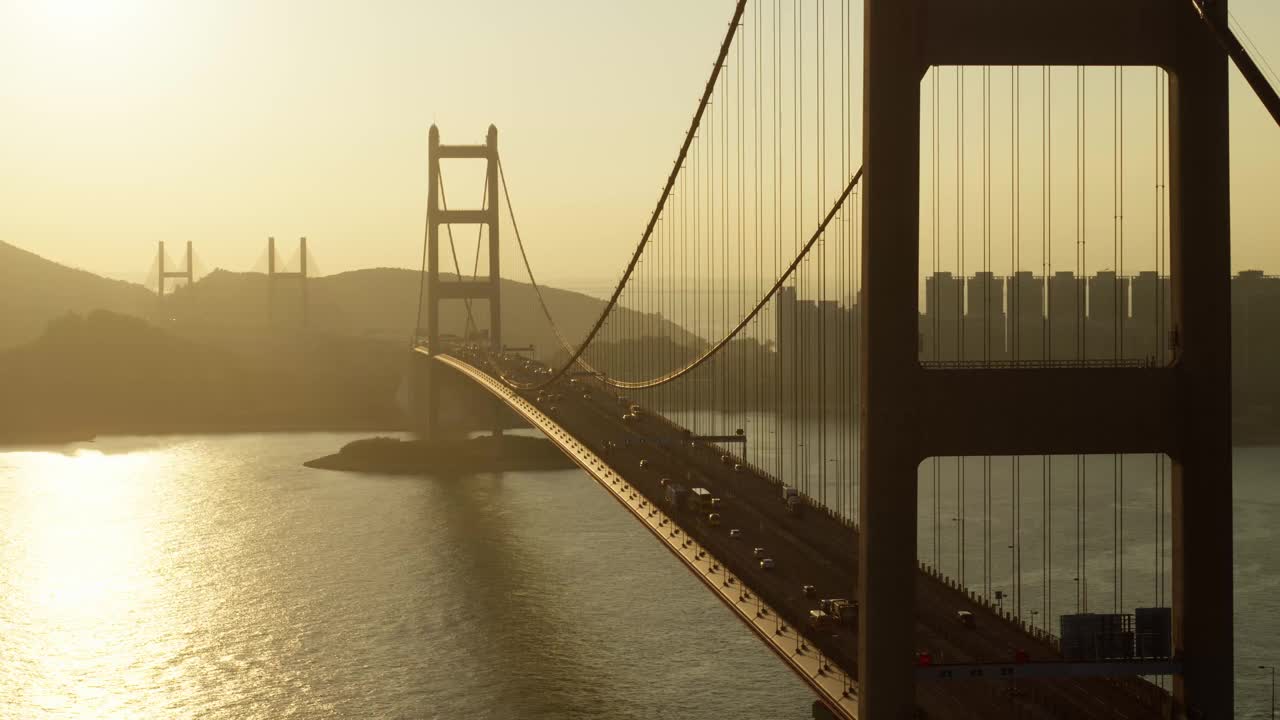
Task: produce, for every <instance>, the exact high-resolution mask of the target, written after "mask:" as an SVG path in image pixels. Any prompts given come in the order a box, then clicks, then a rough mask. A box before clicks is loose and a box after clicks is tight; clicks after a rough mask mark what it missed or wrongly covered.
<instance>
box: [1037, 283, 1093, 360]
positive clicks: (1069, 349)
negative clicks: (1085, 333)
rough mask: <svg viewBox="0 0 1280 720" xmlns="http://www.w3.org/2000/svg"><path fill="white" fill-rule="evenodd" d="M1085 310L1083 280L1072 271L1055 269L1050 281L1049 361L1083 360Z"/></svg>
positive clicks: (1047, 314) (1048, 316) (1048, 312)
mask: <svg viewBox="0 0 1280 720" xmlns="http://www.w3.org/2000/svg"><path fill="white" fill-rule="evenodd" d="M1084 312H1085V287H1084V281H1083V280H1082V279H1081V278H1077V277H1076V276H1075V273H1073V272H1068V271H1058V272H1056V273H1054V274H1053V277H1052V278H1050V280H1049V304H1048V308H1047V310H1046V317H1047V322H1048V325H1049V348H1048V356H1049V357H1048V359H1049V360H1083V359H1084V355H1083V350H1084V342H1083V339H1084V338H1083V337H1082V336H1081V330H1083V324H1082V322H1081V321H1082V319H1083V318H1084Z"/></svg>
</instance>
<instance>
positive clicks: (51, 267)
mask: <svg viewBox="0 0 1280 720" xmlns="http://www.w3.org/2000/svg"><path fill="white" fill-rule="evenodd" d="M155 302H156V297H155V294H154V293H152V292H150V291H148V290H147V289H146V288H144V287H142V286H141V285H135V284H133V283H127V282H123V281H120V280H108V279H107V278H103V277H99V276H97V275H94V274H93V273H89V272H85V271H83V270H76V269H75V268H70V267H67V266H66V265H60V264H58V263H56V262H53V261H52V260H46V259H44V258H42V257H40V256H39V255H36V254H34V253H30V252H27V251H26V250H23V249H21V248H18V247H15V246H13V245H10V244H8V243H4V242H0V347H6V346H11V345H18V344H21V343H26V342H31V341H32V340H35V339H36V338H37V337H38V336H39V335H40V333H41V332H43V330H44V327H45V325H46V324H47V323H48V322H49V321H50V320H52V319H53V318H56V317H58V316H60V315H63V314H65V313H68V312H74V313H84V312H88V311H91V310H98V309H102V310H110V311H113V312H118V313H125V314H129V315H138V316H143V315H146V314H148V313H149V312H151V311H152V310H153V309H154V307H155Z"/></svg>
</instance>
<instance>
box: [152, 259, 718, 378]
mask: <svg viewBox="0 0 1280 720" xmlns="http://www.w3.org/2000/svg"><path fill="white" fill-rule="evenodd" d="M443 277H444V278H445V279H453V276H452V275H446V276H443ZM418 278H419V276H418V272H417V271H415V270H405V269H398V268H375V269H371V270H355V271H351V272H344V273H339V274H337V275H328V276H325V277H318V278H311V279H309V280H308V281H307V284H308V287H307V292H308V295H309V298H308V314H309V318H308V327H309V328H310V329H311V330H312V331H317V332H323V333H330V334H336V335H347V336H356V337H366V338H382V339H387V340H396V341H398V342H400V343H405V342H407V341H408V340H409V339H410V337H411V336H412V333H413V329H414V327H415V323H416V322H417V320H418V317H417V306H418V295H419V279H418ZM268 286H269V283H268V281H267V278H266V276H265V275H262V274H260V273H233V272H228V271H226V270H215V271H214V272H213V273H210V274H209V275H207V276H206V277H204V278H202V279H201V280H200V281H198V282H196V283H194V284H192V285H191V286H189V287H184V288H179V289H178V290H177V291H175V292H174V293H173V294H172V295H171V296H170V297H169V298H167V300H166V303H165V313H164V314H165V320H166V322H167V323H170V325H168V327H172V329H174V331H175V332H179V333H183V334H187V333H198V334H200V335H201V336H204V337H220V336H226V335H238V334H241V333H243V332H246V331H249V330H250V329H252V328H259V329H261V328H266V327H268V326H269V324H270V323H271V322H272V321H273V319H272V318H271V313H270V312H269V309H270V308H271V307H272V304H271V303H270V301H269V297H270V292H271V291H270V288H269V287H268ZM542 292H543V296H544V297H545V298H546V301H547V306H548V307H549V308H550V310H551V313H552V315H553V316H554V317H555V319H556V322H557V323H558V324H559V325H560V327H561V330H562V332H564V333H565V336H566V338H568V339H569V340H570V341H577V340H578V339H579V338H581V337H582V336H583V335H585V334H586V332H587V330H588V328H589V327H590V326H591V324H592V323H593V322H595V320H596V318H597V317H598V315H599V313H600V311H601V309H603V307H604V302H603V301H602V300H599V299H597V298H593V297H590V296H588V295H584V294H582V293H576V292H570V291H567V290H558V289H555V288H543V291H542ZM301 307H302V295H301V289H300V287H299V284H298V281H296V280H280V281H277V288H276V290H275V303H274V323H275V324H276V325H277V326H280V327H297V326H299V325H300V324H301ZM473 315H474V317H475V319H476V322H477V324H478V325H479V326H480V327H482V328H483V327H486V326H487V325H488V305H487V304H486V303H485V302H483V301H478V302H475V303H474V306H473ZM635 317H636V314H635V313H633V312H632V311H630V310H623V311H622V312H621V314H620V315H619V321H627V320H628V319H634V318H635ZM465 321H466V309H465V305H464V304H463V303H462V302H461V301H451V302H449V303H447V304H446V305H445V306H444V308H443V309H442V318H441V328H442V331H443V332H446V333H452V334H454V335H462V334H463V331H464V326H465ZM660 322H662V324H663V325H665V326H666V327H668V328H675V326H674V325H672V324H671V323H667V322H665V321H660ZM502 323H503V340H504V341H505V342H506V344H508V345H534V346H535V347H536V348H537V350H538V354H539V355H541V356H543V357H550V356H551V355H552V354H554V353H555V352H556V351H558V350H559V345H558V342H557V341H556V338H555V335H554V334H553V333H552V331H551V329H550V327H549V326H548V324H547V322H546V320H545V318H544V317H543V314H542V310H541V308H540V307H539V305H538V301H537V297H536V295H535V293H534V289H533V286H532V285H529V284H528V283H522V282H516V281H514V280H508V279H503V281H502ZM422 325H424V326H425V325H426V318H425V317H424V318H422ZM689 337H690V339H691V340H692V341H694V342H696V339H695V338H692V336H689Z"/></svg>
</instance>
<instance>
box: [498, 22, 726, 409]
mask: <svg viewBox="0 0 1280 720" xmlns="http://www.w3.org/2000/svg"><path fill="white" fill-rule="evenodd" d="M746 5H747V0H738V2H737V4H736V5H735V6H734V10H733V19H732V20H730V21H729V30H728V32H726V33H725V36H724V41H723V42H722V43H721V44H720V51H719V53H718V54H717V56H716V61H715V64H714V65H713V66H712V69H711V77H710V78H709V79H708V80H707V85H706V88H705V89H704V90H703V92H702V99H701V100H699V101H698V109H697V110H696V111H695V112H694V114H693V121H692V122H691V123H690V124H689V130H688V131H687V132H686V133H685V136H684V142H683V144H681V146H680V152H679V154H677V155H676V161H675V164H674V165H673V166H672V168H671V173H670V174H669V175H668V176H667V182H666V184H665V185H664V186H663V188H662V194H661V196H660V197H659V198H658V205H657V207H655V208H654V210H653V214H652V215H651V216H650V217H649V222H648V224H647V225H645V229H644V233H643V234H642V235H641V236H640V242H639V244H637V245H636V249H635V252H634V253H632V255H631V260H630V261H628V262H627V267H626V269H625V270H624V271H623V273H622V278H621V279H620V280H618V284H617V286H616V287H615V288H614V290H613V294H612V295H611V296H610V297H609V302H608V303H606V304H605V307H604V309H603V310H601V311H600V317H598V318H596V321H595V323H594V324H593V325H592V326H591V329H590V330H589V331H588V332H587V336H586V337H585V338H583V340H582V342H581V343H580V344H579V345H578V346H577V348H576V349H574V351H573V352H572V353H570V355H569V358H568V359H567V360H565V362H564V365H562V366H561V367H560V368H559V369H557V370H555V371H553V372H552V373H551V375H550V377H547V378H546V379H544V380H540V381H537V382H532V383H521V382H516V381H513V380H511V379H510V378H508V377H507V376H505V375H500V379H501V380H502V382H503V383H505V384H506V385H508V386H510V387H512V388H515V389H517V390H538V389H541V388H545V387H547V386H549V385H551V384H552V383H554V382H556V381H557V380H559V379H560V378H561V377H563V376H564V374H565V373H566V372H568V371H569V368H571V367H573V366H574V365H575V364H578V363H579V360H580V359H581V358H582V355H583V353H585V352H586V350H587V347H588V346H590V345H591V343H592V341H594V340H595V337H596V335H597V334H598V333H599V332H600V328H601V327H603V326H604V322H605V320H606V319H608V317H609V314H610V313H612V312H613V309H614V307H616V306H617V304H618V299H619V298H620V297H621V296H622V291H623V289H624V288H626V286H627V281H628V280H630V279H631V275H632V273H633V272H635V269H636V265H637V264H638V263H639V262H640V256H641V255H642V254H643V253H644V250H645V248H646V247H647V246H648V244H649V239H650V238H651V237H652V236H653V230H654V227H655V226H657V224H658V219H659V218H660V217H661V216H662V210H663V208H665V207H666V204H667V198H668V197H670V196H671V189H672V188H673V187H674V186H675V182H676V178H677V177H678V176H679V175H680V169H681V167H683V165H684V160H685V156H686V155H687V154H688V152H689V146H690V145H691V144H692V143H693V138H694V133H695V132H697V130H698V126H699V125H700V124H701V122H702V115H703V113H704V112H705V111H706V109H707V105H708V103H710V101H711V94H712V92H713V91H714V90H715V87H716V81H717V80H718V79H719V77H720V70H721V69H722V68H723V67H724V63H725V58H726V57H727V56H728V54H729V47H730V45H732V44H733V39H734V37H735V36H736V35H737V32H738V26H739V24H740V21H741V20H742V14H743V11H744V10H745V9H746ZM499 167H501V163H499ZM508 209H510V207H509V206H508Z"/></svg>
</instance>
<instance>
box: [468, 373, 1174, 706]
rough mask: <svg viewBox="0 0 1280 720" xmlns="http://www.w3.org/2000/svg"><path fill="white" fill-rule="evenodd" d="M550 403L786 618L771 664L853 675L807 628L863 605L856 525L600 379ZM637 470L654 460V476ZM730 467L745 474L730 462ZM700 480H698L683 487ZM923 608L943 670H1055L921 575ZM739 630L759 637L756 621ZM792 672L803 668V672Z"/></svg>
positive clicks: (1109, 701) (1086, 690)
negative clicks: (696, 505)
mask: <svg viewBox="0 0 1280 720" xmlns="http://www.w3.org/2000/svg"><path fill="white" fill-rule="evenodd" d="M453 354H454V356H455V357H456V358H457V359H459V360H461V361H462V362H463V363H465V364H467V365H470V366H471V367H472V368H476V369H479V370H480V371H481V372H484V373H490V374H491V373H492V372H493V368H492V367H491V366H490V365H489V363H490V359H489V358H487V357H485V356H483V355H481V354H480V353H478V352H475V351H472V350H469V349H467V348H457V349H454V350H453ZM499 362H501V363H502V365H503V368H502V370H503V372H504V373H506V374H507V375H508V376H511V377H513V378H516V379H520V380H525V381H533V380H536V379H537V378H538V377H539V376H538V374H537V373H538V372H539V370H540V366H538V365H536V364H532V363H529V364H526V361H525V360H523V359H522V358H517V357H507V358H503V359H501V360H499ZM499 387H500V386H499ZM549 392H550V393H553V394H554V397H552V398H547V397H545V396H544V397H543V398H542V399H541V400H539V399H538V397H537V395H536V394H534V393H522V394H521V395H522V396H523V400H524V401H525V402H527V403H533V404H536V405H537V406H538V408H539V409H541V410H542V411H543V413H545V414H546V415H547V416H549V417H550V418H552V419H553V420H554V421H555V423H556V424H558V425H559V426H560V427H561V428H563V429H564V431H565V432H567V433H568V434H569V435H571V436H572V437H573V438H574V439H575V440H576V441H578V442H581V443H582V444H584V445H586V446H587V447H588V448H590V449H592V450H593V451H594V453H595V455H596V456H598V457H599V458H601V459H603V461H604V463H607V465H608V466H609V468H610V469H611V470H613V471H614V472H616V473H617V474H618V475H619V476H620V477H621V478H623V479H624V480H625V482H626V483H628V484H629V485H630V486H631V487H633V488H634V489H635V491H636V492H638V493H640V494H642V495H643V496H644V498H646V500H644V501H639V500H637V501H638V502H643V503H644V505H643V507H644V508H646V509H647V510H648V513H649V515H650V517H653V516H654V515H655V514H658V510H659V508H661V514H662V516H663V519H664V520H665V519H667V518H669V519H670V521H671V523H672V524H674V525H678V526H679V528H681V530H682V531H683V533H684V535H685V537H686V538H688V540H685V541H682V548H683V543H687V544H688V545H689V546H690V549H689V552H691V553H694V555H693V556H694V557H695V558H699V559H701V554H700V553H699V552H695V551H694V549H693V548H694V547H695V546H694V543H696V544H697V545H696V546H697V547H701V548H702V549H705V551H706V553H708V554H709V556H710V557H709V558H706V561H707V562H710V563H712V565H722V566H723V572H724V573H725V578H724V580H723V583H724V584H725V585H727V584H728V583H734V582H735V578H736V579H740V582H738V583H736V584H738V586H739V588H740V589H741V590H740V593H739V595H738V597H737V601H738V602H737V604H738V605H742V604H746V605H748V606H750V604H751V603H752V601H753V600H754V602H755V603H756V604H757V605H759V603H760V602H761V601H763V603H765V604H767V606H771V607H772V608H773V609H774V610H773V611H772V612H773V613H774V614H775V615H776V616H781V617H780V618H779V617H774V619H773V626H774V631H775V637H774V638H772V640H773V644H774V646H775V647H774V648H773V649H774V650H775V652H778V653H779V655H780V656H784V657H783V659H784V660H787V659H788V658H787V657H786V655H787V653H785V652H780V647H781V645H780V643H779V642H778V641H779V639H780V637H783V635H782V633H785V637H786V638H792V639H791V641H790V642H791V644H792V648H791V649H790V651H789V652H790V654H791V655H792V656H793V660H794V657H795V656H803V655H804V653H805V652H806V651H808V652H809V653H810V655H812V654H813V653H814V649H816V650H817V652H818V655H819V662H820V663H823V664H825V663H830V664H831V665H834V666H836V667H837V668H839V669H840V670H843V671H844V672H845V673H847V674H848V675H849V676H852V677H856V676H857V636H856V628H849V627H841V626H835V627H830V626H829V627H827V628H825V629H821V630H819V629H816V628H813V627H810V626H809V624H808V622H807V620H808V616H809V611H810V610H813V609H816V608H817V607H818V601H817V598H836V597H846V598H847V597H853V596H855V595H856V588H857V562H856V553H855V551H854V548H856V547H857V544H856V543H857V535H856V531H855V530H854V529H853V528H852V527H851V526H849V525H847V524H845V523H844V522H843V521H842V520H840V519H838V518H836V517H835V516H833V515H831V514H829V513H828V512H826V511H825V510H824V509H822V508H819V507H815V506H808V507H806V512H805V513H804V514H803V516H801V517H796V516H793V515H791V514H789V513H788V512H787V511H786V507H785V505H784V504H783V502H782V493H781V483H780V482H779V481H778V480H776V479H774V478H772V477H769V476H768V475H766V474H765V473H763V472H759V471H758V470H754V469H746V470H745V471H743V472H738V471H735V470H734V468H733V467H732V465H731V464H726V463H725V462H723V461H722V457H723V456H724V455H726V454H728V453H727V452H726V451H724V450H722V449H720V448H717V447H715V446H712V445H709V444H706V443H702V442H699V441H696V440H692V439H691V437H690V435H689V433H688V431H686V430H685V429H683V428H680V427H678V426H676V425H674V424H672V423H670V422H668V421H666V420H665V419H664V418H662V417H661V416H658V415H652V414H649V413H644V414H643V415H642V416H641V417H640V418H637V419H635V420H633V421H631V422H624V421H623V420H622V415H623V414H624V412H625V411H626V408H625V407H623V405H622V404H621V403H620V402H619V400H618V395H617V393H616V391H614V390H612V389H611V388H607V387H605V386H603V385H602V384H599V383H597V382H596V381H594V380H591V379H588V378H578V379H576V380H575V381H574V382H573V383H570V382H569V381H568V380H563V381H561V382H560V383H557V385H556V386H555V387H553V388H551V389H550V391H549ZM553 408H554V409H553ZM641 460H644V461H646V462H645V467H644V468H641V467H640V462H641ZM731 462H732V463H733V464H736V463H739V462H742V461H741V460H740V459H737V458H733V459H732V461H731ZM690 477H691V478H693V480H692V481H690V480H688V479H686V478H690ZM663 478H669V479H671V480H672V481H674V482H679V483H681V484H684V485H686V486H691V485H692V486H702V487H706V488H707V489H708V490H710V491H711V492H712V494H713V495H715V496H716V497H719V498H721V507H720V509H719V510H718V512H719V513H720V515H721V524H720V525H719V526H718V527H712V526H710V525H708V524H707V523H706V521H705V518H704V517H701V516H696V515H694V514H693V513H691V512H688V511H684V512H681V511H678V510H676V509H672V508H668V507H666V504H665V502H664V497H663V495H664V488H663V487H662V483H661V481H662V479H663ZM731 528H737V529H739V530H740V532H741V537H739V538H730V536H729V529H731ZM672 532H675V531H668V537H669V538H670V537H674V536H673V535H671V533H672ZM756 547H762V548H764V550H765V553H764V554H765V556H767V557H769V558H771V559H773V560H774V562H775V567H774V568H773V569H772V570H763V569H761V568H760V566H759V563H758V560H757V558H756V557H755V556H754V555H753V550H754V548H756ZM715 569H716V570H719V569H720V568H719V567H716V568H715ZM704 580H705V578H704ZM804 585H813V586H815V588H816V591H817V592H816V593H815V597H814V598H808V597H805V595H804V593H803V592H802V590H801V588H802V586H804ZM748 588H749V589H750V590H748ZM753 592H754V594H755V597H753V596H752V593H753ZM730 599H732V598H730ZM916 603H917V614H918V618H919V619H918V622H917V629H916V639H915V647H914V648H913V649H914V650H919V651H927V652H929V653H930V654H931V656H932V657H933V660H934V661H935V662H946V663H973V662H1008V661H1009V660H1011V659H1012V657H1013V656H1014V654H1015V653H1016V652H1017V651H1018V650H1023V651H1025V652H1026V653H1028V655H1029V656H1030V659H1031V660H1032V661H1035V660H1055V659H1059V656H1058V654H1057V652H1056V651H1055V650H1054V648H1053V647H1052V646H1050V645H1048V644H1047V643H1044V642H1042V641H1040V640H1038V639H1036V638H1034V637H1032V636H1031V635H1030V634H1028V633H1027V632H1025V631H1024V630H1023V629H1022V628H1020V627H1019V626H1018V625H1016V624H1015V623H1013V622H1011V621H1009V620H1006V619H1004V618H1002V617H1000V615H999V614H997V613H996V612H995V611H993V610H991V609H988V608H987V607H986V606H984V605H982V604H981V603H979V602H976V601H975V600H973V599H971V598H970V597H968V596H967V595H966V594H965V593H963V592H962V591H959V590H956V589H954V588H952V587H950V586H948V585H946V584H945V583H943V582H941V581H939V580H937V579H935V578H934V577H932V576H931V575H929V574H927V573H925V572H923V571H922V572H921V574H920V576H919V579H918V582H917V596H916ZM960 610H968V611H969V612H971V613H973V615H974V617H975V618H976V627H974V628H967V627H964V626H963V625H961V624H960V623H959V622H958V620H957V616H956V613H957V611H960ZM739 614H742V613H741V612H740V613H739ZM742 619H744V620H748V621H749V624H750V621H751V618H749V617H745V616H744V618H742ZM761 620H764V621H765V622H764V625H763V626H765V627H767V625H768V622H767V620H768V618H767V615H760V614H758V613H757V614H756V618H755V620H754V624H755V625H756V627H753V629H754V630H756V632H757V634H760V633H761ZM788 626H789V627H788ZM797 633H798V634H797ZM765 639H766V642H768V641H769V639H768V638H765ZM792 666H793V667H792V669H793V670H795V669H797V667H796V665H795V663H794V662H792ZM801 674H802V676H803V675H804V672H801ZM828 674H830V675H835V674H836V673H833V672H832V673H828ZM806 680H808V681H810V685H813V686H814V687H815V689H819V687H818V686H817V685H815V683H814V682H812V680H813V673H810V675H809V676H808V677H806ZM819 695H820V696H821V697H823V699H824V701H825V702H827V704H828V706H831V707H834V708H836V709H837V711H839V712H841V713H842V714H845V715H848V716H853V714H852V712H851V711H850V710H849V707H850V706H851V703H850V702H848V699H847V698H846V697H833V696H832V695H831V694H830V693H827V694H825V695H824V693H823V692H821V691H820V692H819ZM917 697H918V703H919V705H920V708H921V710H922V711H923V712H924V714H925V716H927V717H930V718H941V717H948V718H949V717H954V718H1002V717H1018V718H1148V717H1159V716H1160V715H1161V710H1160V705H1161V704H1163V702H1164V699H1165V698H1166V697H1167V695H1166V694H1165V693H1163V691H1161V690H1159V689H1158V688H1155V687H1154V686H1153V685H1150V684H1149V683H1146V682H1144V681H1141V680H1138V679H1136V678H1080V677H1070V678H1065V677H1064V678H1051V679H1019V680H1017V681H1010V680H1001V679H965V680H955V681H937V682H922V683H920V684H919V686H918V692H917Z"/></svg>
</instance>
